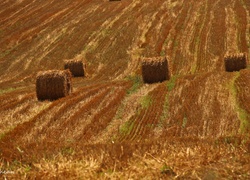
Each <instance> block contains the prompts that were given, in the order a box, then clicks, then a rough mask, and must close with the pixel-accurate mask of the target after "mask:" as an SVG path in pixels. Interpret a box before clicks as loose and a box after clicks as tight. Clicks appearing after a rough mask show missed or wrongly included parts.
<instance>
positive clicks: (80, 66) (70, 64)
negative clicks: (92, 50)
mask: <svg viewBox="0 0 250 180" xmlns="http://www.w3.org/2000/svg"><path fill="white" fill-rule="evenodd" d="M64 63H65V64H64V69H69V70H70V72H71V73H72V75H73V76H75V77H79V76H85V70H86V67H85V65H84V63H83V61H82V60H75V59H73V60H65V61H64Z"/></svg>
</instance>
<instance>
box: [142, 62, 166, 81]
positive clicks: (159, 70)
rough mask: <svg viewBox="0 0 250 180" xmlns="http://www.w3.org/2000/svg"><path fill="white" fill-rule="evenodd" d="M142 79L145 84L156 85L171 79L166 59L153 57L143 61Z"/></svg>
mask: <svg viewBox="0 0 250 180" xmlns="http://www.w3.org/2000/svg"><path fill="white" fill-rule="evenodd" d="M141 67H142V78H143V81H144V82H145V83H156V82H162V81H165V80H168V79H169V78H170V73H169V67H168V61H167V58H166V57H151V58H143V59H142V66H141Z"/></svg>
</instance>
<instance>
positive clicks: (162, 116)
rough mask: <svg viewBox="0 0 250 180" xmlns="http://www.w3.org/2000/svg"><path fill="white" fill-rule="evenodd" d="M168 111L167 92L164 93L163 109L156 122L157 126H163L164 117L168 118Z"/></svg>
mask: <svg viewBox="0 0 250 180" xmlns="http://www.w3.org/2000/svg"><path fill="white" fill-rule="evenodd" d="M168 111H169V94H166V96H165V100H164V105H163V111H162V115H161V117H160V121H159V123H158V126H160V127H163V126H164V124H165V121H166V119H167V118H168Z"/></svg>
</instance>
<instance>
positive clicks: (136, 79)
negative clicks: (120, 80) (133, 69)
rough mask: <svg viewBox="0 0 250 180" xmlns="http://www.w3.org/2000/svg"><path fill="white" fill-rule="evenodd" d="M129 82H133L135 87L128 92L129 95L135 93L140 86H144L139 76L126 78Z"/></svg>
mask: <svg viewBox="0 0 250 180" xmlns="http://www.w3.org/2000/svg"><path fill="white" fill-rule="evenodd" d="M126 79H127V80H129V81H132V83H133V85H132V87H131V88H129V89H128V90H127V94H133V93H135V92H136V91H137V90H138V89H139V87H140V86H142V84H143V83H142V78H141V77H140V76H139V75H131V76H128V77H127V78H126Z"/></svg>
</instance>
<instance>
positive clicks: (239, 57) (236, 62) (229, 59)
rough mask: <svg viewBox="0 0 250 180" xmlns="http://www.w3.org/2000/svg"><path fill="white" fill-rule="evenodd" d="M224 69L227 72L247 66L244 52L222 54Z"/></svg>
mask: <svg viewBox="0 0 250 180" xmlns="http://www.w3.org/2000/svg"><path fill="white" fill-rule="evenodd" d="M224 64H225V70H226V71H228V72H233V71H239V70H241V69H245V68H246V67H247V55H246V53H238V54H226V55H225V56H224Z"/></svg>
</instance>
